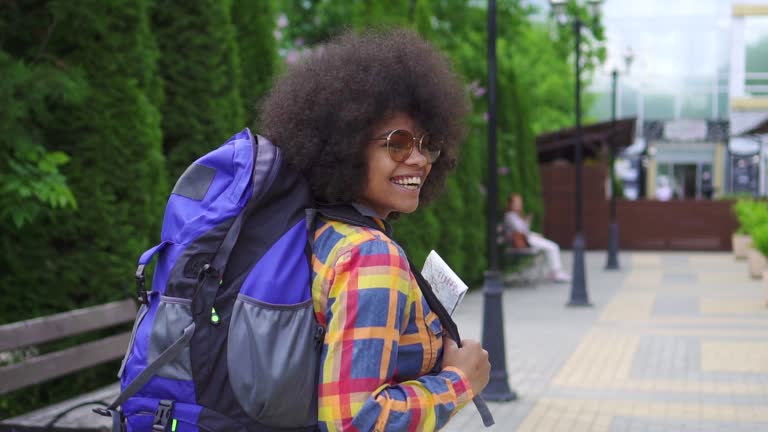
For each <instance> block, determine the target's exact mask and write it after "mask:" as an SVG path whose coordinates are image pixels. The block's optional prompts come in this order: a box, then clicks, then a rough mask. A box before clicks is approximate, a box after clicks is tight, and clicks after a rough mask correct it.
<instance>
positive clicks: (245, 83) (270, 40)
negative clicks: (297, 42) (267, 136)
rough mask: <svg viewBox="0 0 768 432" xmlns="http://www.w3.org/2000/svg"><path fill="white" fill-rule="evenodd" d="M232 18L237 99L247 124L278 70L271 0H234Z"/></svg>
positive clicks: (249, 122) (273, 12)
mask: <svg viewBox="0 0 768 432" xmlns="http://www.w3.org/2000/svg"><path fill="white" fill-rule="evenodd" d="M232 20H233V22H234V26H235V31H236V35H237V37H236V39H237V45H238V53H239V60H240V76H241V79H240V98H241V99H242V101H243V108H244V110H243V112H244V113H245V117H244V120H245V122H246V123H247V124H249V125H250V124H251V123H252V121H253V119H254V118H255V117H256V110H255V108H256V106H257V104H258V101H259V99H261V98H262V97H263V96H264V95H265V94H266V93H267V91H268V90H269V88H270V86H271V84H272V77H273V76H274V74H275V72H276V71H277V41H276V40H275V36H274V30H275V11H274V5H273V4H272V1H271V0H261V1H252V0H234V2H233V4H232Z"/></svg>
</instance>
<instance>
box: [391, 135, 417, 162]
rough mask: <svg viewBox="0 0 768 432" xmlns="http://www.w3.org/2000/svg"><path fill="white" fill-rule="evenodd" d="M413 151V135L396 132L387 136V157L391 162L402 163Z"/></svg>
mask: <svg viewBox="0 0 768 432" xmlns="http://www.w3.org/2000/svg"><path fill="white" fill-rule="evenodd" d="M411 151H413V135H411V134H410V133H409V132H408V131H404V130H400V129H398V130H396V131H393V132H392V133H391V134H390V135H389V156H390V157H391V158H392V160H394V161H397V162H403V161H405V160H406V159H408V156H410V155H411Z"/></svg>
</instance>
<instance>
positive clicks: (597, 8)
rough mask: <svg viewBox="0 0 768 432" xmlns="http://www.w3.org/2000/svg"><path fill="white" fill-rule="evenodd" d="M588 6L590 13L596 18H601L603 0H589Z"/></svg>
mask: <svg viewBox="0 0 768 432" xmlns="http://www.w3.org/2000/svg"><path fill="white" fill-rule="evenodd" d="M587 4H588V5H589V13H590V14H591V15H592V16H593V17H595V18H596V17H599V16H600V13H601V12H602V10H601V9H602V6H603V0H588V1H587Z"/></svg>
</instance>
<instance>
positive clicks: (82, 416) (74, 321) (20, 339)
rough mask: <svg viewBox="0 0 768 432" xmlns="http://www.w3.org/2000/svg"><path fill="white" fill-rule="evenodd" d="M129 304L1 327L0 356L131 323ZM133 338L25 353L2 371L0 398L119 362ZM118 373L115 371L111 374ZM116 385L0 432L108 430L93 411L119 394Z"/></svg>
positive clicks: (0, 424) (8, 422)
mask: <svg viewBox="0 0 768 432" xmlns="http://www.w3.org/2000/svg"><path fill="white" fill-rule="evenodd" d="M136 312H137V309H136V302H135V301H134V300H132V299H126V300H120V301H114V302H111V303H106V304H102V305H97V306H92V307H87V308H82V309H77V310H73V311H69V312H63V313H59V314H55V315H50V316H46V317H41V318H34V319H30V320H26V321H20V322H16V323H11V324H5V325H2V326H0V353H2V352H9V351H16V350H19V349H20V348H26V347H34V346H35V345H39V344H43V343H48V342H52V341H56V340H60V339H63V338H67V337H71V336H77V335H80V334H84V333H86V332H90V331H94V330H100V329H105V328H109V327H113V326H116V325H119V324H125V323H129V322H132V321H133V320H134V319H135V318H136ZM130 338H131V332H130V331H128V332H123V333H119V334H115V335H112V336H107V337H104V338H102V339H98V340H95V341H91V342H86V343H82V344H79V345H76V346H74V347H71V348H66V349H62V350H59V351H54V352H51V353H46V354H42V355H34V351H35V350H34V349H32V350H26V351H28V352H27V353H26V354H25V355H24V357H26V358H24V359H23V360H22V361H20V362H17V363H12V364H10V365H7V366H3V367H0V395H3V394H6V393H10V392H12V391H15V390H19V389H23V388H26V387H29V386H32V385H35V384H40V383H44V382H46V381H48V380H51V379H53V378H57V377H60V376H63V375H66V374H69V373H72V372H75V371H79V370H82V369H86V368H89V367H92V366H96V365H99V364H102V363H105V362H108V361H112V360H115V359H119V358H122V357H123V356H124V355H125V351H126V348H127V346H128V343H129V341H130ZM115 372H117V371H115ZM119 391H120V388H119V385H118V384H117V383H115V384H112V385H110V386H108V387H105V388H102V389H98V390H96V391H93V392H90V393H88V394H85V395H81V396H78V397H76V398H74V399H70V400H67V401H64V402H61V403H57V404H55V405H51V406H48V407H45V408H41V409H39V410H36V411H33V412H30V413H27V414H23V415H21V416H18V417H13V418H9V419H5V420H2V421H0V432H11V431H18V432H21V431H43V430H47V431H73V430H106V431H109V430H111V426H112V423H111V419H110V418H107V417H101V416H99V415H96V414H94V413H93V412H92V411H91V410H92V408H95V407H96V406H97V404H99V402H101V404H102V405H103V406H106V405H107V404H109V403H111V402H112V400H114V399H115V398H116V397H117V395H118V394H119Z"/></svg>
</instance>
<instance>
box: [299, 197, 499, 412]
mask: <svg viewBox="0 0 768 432" xmlns="http://www.w3.org/2000/svg"><path fill="white" fill-rule="evenodd" d="M316 213H320V214H322V215H323V216H325V217H327V218H329V219H333V220H337V221H340V222H346V223H348V224H352V225H357V226H364V227H369V228H373V229H375V230H378V231H382V232H383V233H384V234H386V235H387V236H388V237H391V236H392V228H391V227H390V225H389V224H387V223H386V222H385V223H384V229H382V228H381V226H379V225H378V224H377V223H376V222H375V221H374V220H373V219H372V218H370V217H368V216H365V215H363V214H362V213H360V211H358V209H356V208H355V207H353V206H352V205H337V206H320V207H319V208H318V209H317V210H316V211H313V212H312V213H311V221H312V223H311V224H309V223H308V224H307V226H308V227H309V228H311V231H310V237H312V235H313V233H314V227H315V220H316ZM309 214H310V213H309V212H308V217H307V219H308V221H309V220H310V218H309ZM408 266H409V267H410V268H411V273H413V276H414V277H415V278H416V284H417V285H418V286H419V290H421V293H422V295H423V296H424V299H425V300H426V301H427V304H428V305H429V308H430V309H432V312H434V313H435V314H436V315H437V317H438V319H439V320H440V324H442V326H443V328H444V329H445V330H446V331H447V332H448V335H449V336H450V337H451V339H453V340H454V341H456V345H458V346H459V348H461V336H459V327H458V326H457V325H456V322H455V321H453V318H452V317H451V314H449V313H448V311H447V310H446V309H445V307H444V306H443V304H442V303H440V300H439V299H438V298H437V296H436V295H435V293H434V291H433V290H432V285H430V284H429V282H427V280H426V279H424V276H423V275H422V274H421V271H420V270H419V268H418V267H416V265H415V264H414V263H413V261H411V259H410V258H408ZM472 402H474V403H475V408H477V411H478V412H479V413H480V418H481V419H482V420H483V425H484V426H485V427H491V426H493V425H494V424H495V423H496V421H495V420H494V419H493V414H491V410H490V409H489V408H488V405H487V404H486V403H485V400H483V397H482V396H481V395H479V394H478V395H475V397H474V398H473V399H472Z"/></svg>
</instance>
